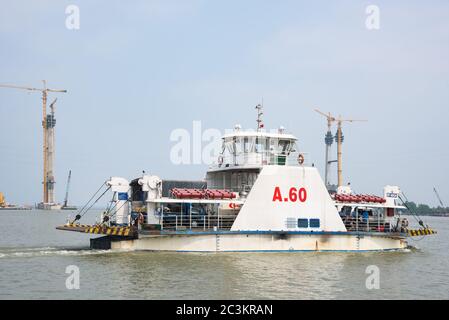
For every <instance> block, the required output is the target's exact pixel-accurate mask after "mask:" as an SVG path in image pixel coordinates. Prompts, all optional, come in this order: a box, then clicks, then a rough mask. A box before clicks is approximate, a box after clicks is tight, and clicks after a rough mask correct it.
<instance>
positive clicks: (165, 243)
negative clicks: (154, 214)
mask: <svg viewBox="0 0 449 320" xmlns="http://www.w3.org/2000/svg"><path fill="white" fill-rule="evenodd" d="M406 247H407V241H406V240H405V238H404V237H388V236H385V235H383V236H375V235H361V236H357V235H353V234H352V235H351V234H348V235H335V234H331V235H328V234H325V235H323V234H317V235H313V234H288V235H279V234H206V235H164V236H147V237H142V238H140V239H135V240H122V241H113V242H111V249H127V250H148V251H174V252H270V251H272V252H292V251H388V250H401V249H405V248H406Z"/></svg>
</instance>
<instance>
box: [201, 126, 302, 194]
mask: <svg viewBox="0 0 449 320" xmlns="http://www.w3.org/2000/svg"><path fill="white" fill-rule="evenodd" d="M296 141H297V139H296V137H295V136H293V135H291V134H287V133H285V132H284V129H283V128H281V129H279V130H278V132H276V133H271V132H265V131H241V130H240V128H239V127H238V126H236V129H235V130H234V132H233V133H231V134H227V135H225V136H223V138H222V150H221V153H220V155H219V157H218V160H217V163H215V164H213V165H212V166H211V167H210V168H209V170H208V172H207V175H206V181H207V185H208V187H210V188H217V189H229V190H232V191H234V192H239V193H240V194H241V195H242V196H245V194H247V193H248V192H249V191H250V190H251V188H252V186H253V185H254V183H255V182H256V180H257V177H258V175H259V173H260V171H261V169H262V167H263V166H266V165H282V166H285V165H298V155H299V153H298V151H297V146H296Z"/></svg>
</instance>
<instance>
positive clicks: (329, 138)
mask: <svg viewBox="0 0 449 320" xmlns="http://www.w3.org/2000/svg"><path fill="white" fill-rule="evenodd" d="M315 111H316V112H318V113H319V114H321V115H323V116H325V117H326V119H327V132H326V135H325V136H324V143H325V144H326V162H325V171H324V183H325V185H326V188H327V186H328V184H329V171H330V164H331V161H329V153H330V149H331V146H332V143H333V142H334V137H333V136H332V133H331V129H332V122H334V121H335V120H336V119H335V118H334V117H332V115H331V113H330V112H329V113H328V114H326V113H324V112H321V111H320V110H318V109H315Z"/></svg>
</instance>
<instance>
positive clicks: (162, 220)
mask: <svg viewBox="0 0 449 320" xmlns="http://www.w3.org/2000/svg"><path fill="white" fill-rule="evenodd" d="M161 230H164V204H162V211H161Z"/></svg>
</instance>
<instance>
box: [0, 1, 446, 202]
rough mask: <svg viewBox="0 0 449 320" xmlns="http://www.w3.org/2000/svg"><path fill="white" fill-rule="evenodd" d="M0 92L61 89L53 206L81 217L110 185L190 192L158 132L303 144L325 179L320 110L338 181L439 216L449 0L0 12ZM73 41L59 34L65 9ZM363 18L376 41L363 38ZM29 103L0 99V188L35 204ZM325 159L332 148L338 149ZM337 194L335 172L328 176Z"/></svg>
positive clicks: (35, 97) (33, 123) (37, 7)
mask: <svg viewBox="0 0 449 320" xmlns="http://www.w3.org/2000/svg"><path fill="white" fill-rule="evenodd" d="M0 4H1V6H0V8H1V9H0V10H1V11H0V46H1V50H0V83H12V84H17V85H29V86H35V87H37V86H40V85H41V83H40V80H41V79H46V80H47V81H48V86H49V87H51V88H57V89H59V88H62V89H67V90H68V93H67V94H59V95H51V96H50V99H53V98H54V97H56V96H57V97H58V103H57V109H56V118H57V125H56V132H57V135H56V144H57V145H56V148H57V153H56V168H55V171H56V180H57V185H56V188H57V193H56V196H57V199H58V200H59V201H62V199H63V197H64V192H65V181H66V177H67V172H68V170H69V169H71V170H72V187H71V202H72V203H76V204H82V203H84V202H85V201H86V200H88V198H89V197H90V195H91V194H92V193H93V192H94V191H95V190H96V189H97V188H98V186H99V185H100V184H101V182H103V181H104V180H105V179H107V178H108V177H110V176H112V175H117V176H124V177H127V178H133V177H136V176H138V175H139V174H140V173H141V171H142V170H143V169H145V170H146V171H147V172H150V173H155V174H157V175H159V176H161V177H162V178H179V179H201V178H203V177H204V174H205V170H206V168H207V166H205V165H174V164H172V163H171V162H170V148H171V147H172V146H173V144H174V143H173V142H170V139H169V138H170V133H171V132H172V131H173V130H174V129H177V128H185V129H187V130H189V131H191V130H192V125H193V121H195V120H201V121H202V127H203V129H207V128H217V129H220V130H225V129H226V128H232V127H233V125H234V124H236V123H240V124H241V125H242V126H243V127H244V128H247V127H254V126H255V111H254V106H255V105H256V104H257V103H259V102H260V101H261V99H262V97H263V100H264V106H265V122H266V126H267V127H274V128H277V127H279V126H280V125H283V126H284V127H286V129H287V130H288V131H290V132H291V133H293V134H295V135H296V136H298V138H299V141H300V143H299V146H300V149H301V150H302V151H305V152H309V153H310V154H311V156H312V158H313V162H314V163H315V164H316V165H317V166H318V168H319V169H320V171H321V172H323V164H324V133H325V130H326V128H325V127H326V123H325V120H324V118H322V117H321V116H319V115H318V114H316V113H315V112H314V111H313V108H315V107H319V108H320V109H321V110H323V111H331V112H333V113H336V114H341V115H343V116H344V117H354V118H366V119H368V120H369V122H366V123H353V124H348V125H346V126H345V127H344V135H345V142H344V147H343V148H344V155H343V157H344V164H343V165H344V167H343V173H344V177H345V181H346V182H347V181H350V182H351V184H352V186H353V187H354V189H356V191H358V192H367V193H377V194H381V192H382V188H383V186H384V185H386V184H393V185H400V186H401V188H402V190H404V191H405V193H406V194H407V196H408V197H409V198H410V199H413V200H416V201H418V202H427V203H430V204H432V205H436V204H437V202H436V198H435V196H434V194H433V191H432V188H433V186H436V187H437V188H438V189H439V191H440V194H441V196H442V198H443V201H444V200H445V201H446V205H449V184H448V180H449V179H448V177H449V173H448V169H449V149H448V141H449V134H448V130H449V129H448V125H449V123H448V119H449V110H448V102H449V2H448V1H372V2H368V1H333V2H332V3H331V2H330V1H308V2H306V1H298V0H294V1H260V0H254V1H250V0H246V1H213V0H209V1H187V0H180V1H167V0H164V1H102V2H101V1H95V2H94V1H31V0H30V1H17V0H15V1H4V0H2V1H0ZM69 4H75V5H77V6H78V7H79V9H80V29H79V30H69V29H67V28H66V23H65V22H66V17H67V15H66V13H65V10H66V7H67V5H69ZM368 5H377V6H378V7H379V9H380V29H379V30H368V29H367V28H366V26H365V20H366V18H367V14H366V13H365V10H366V7H367V6H368ZM40 103H41V100H40V95H39V93H27V92H25V91H21V90H13V89H3V88H0V191H3V192H4V193H5V195H6V197H7V200H8V201H10V202H13V203H28V204H33V203H35V202H39V201H41V193H42V191H41V189H42V187H41V181H42V169H41V167H42V152H41V144H42V142H41V141H42V129H41V104H40ZM334 151H335V149H334ZM333 175H334V177H333V178H334V181H335V170H334V171H333Z"/></svg>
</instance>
